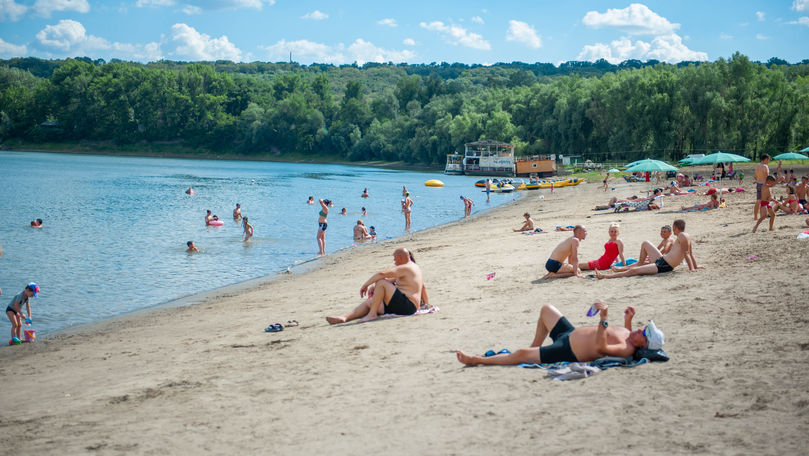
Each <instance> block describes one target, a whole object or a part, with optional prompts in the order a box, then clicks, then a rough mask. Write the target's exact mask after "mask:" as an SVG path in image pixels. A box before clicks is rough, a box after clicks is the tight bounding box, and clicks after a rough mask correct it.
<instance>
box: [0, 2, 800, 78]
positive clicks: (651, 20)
mask: <svg viewBox="0 0 809 456" xmlns="http://www.w3.org/2000/svg"><path fill="white" fill-rule="evenodd" d="M736 51H739V52H741V53H743V54H745V55H747V56H749V57H750V58H751V59H753V60H759V61H766V60H767V59H769V58H770V57H779V58H783V59H785V60H787V61H790V62H798V61H801V60H803V59H807V58H809V52H808V51H809V0H783V1H746V0H716V1H713V0H709V1H694V0H682V1H665V2H664V1H646V2H643V3H631V2H620V1H613V0H600V1H569V2H564V1H558V0H555V1H545V0H534V1H500V2H491V1H488V2H487V1H476V0H466V1H463V2H458V1H443V2H442V1H435V0H434V1H424V0H406V1H399V2H386V1H361V0H344V1H342V2H325V1H291V0H111V1H93V0H0V58H10V57H20V56H35V57H42V58H63V57H74V56H88V57H91V58H103V59H105V60H109V59H111V58H118V59H123V60H135V61H141V62H146V61H153V60H159V59H169V60H185V61H198V60H214V59H225V60H233V61H236V62H250V61H256V60H258V61H271V62H276V61H285V60H288V59H289V53H290V52H292V57H293V59H294V60H295V61H297V62H300V63H303V64H310V63H333V64H344V63H352V62H357V63H358V64H363V63H366V62H387V61H392V62H396V63H399V62H407V63H430V62H462V63H468V64H471V63H481V64H492V63H496V62H511V61H522V62H527V63H533V62H549V63H555V64H558V63H560V62H564V61H568V60H597V59H599V58H605V59H607V60H609V61H611V62H613V63H617V62H620V61H623V60H626V59H631V58H634V59H640V60H648V59H657V60H661V61H666V62H671V63H674V62H679V61H682V60H711V61H713V60H716V59H718V58H720V57H729V56H730V55H732V54H733V53H734V52H736Z"/></svg>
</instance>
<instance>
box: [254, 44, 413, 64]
mask: <svg viewBox="0 0 809 456" xmlns="http://www.w3.org/2000/svg"><path fill="white" fill-rule="evenodd" d="M260 47H261V48H262V49H263V50H265V51H266V53H267V54H266V55H267V58H268V59H269V60H270V61H282V60H286V59H288V58H289V53H290V52H291V53H292V58H293V60H295V61H298V62H302V63H310V62H312V63H332V64H335V65H340V64H346V63H353V62H357V64H358V65H363V64H365V63H367V62H380V63H384V62H397V63H398V62H405V61H407V60H410V59H412V58H413V57H415V56H416V54H415V52H413V51H410V50H407V49H405V50H401V51H399V50H389V49H383V48H380V47H377V46H375V45H374V44H373V43H371V42H368V41H365V40H363V39H362V38H358V39H357V40H356V41H354V42H353V43H351V45H349V46H348V47H346V46H345V45H344V44H342V43H341V44H339V45H337V46H329V45H327V44H322V43H315V42H313V41H308V40H298V41H286V40H281V41H279V42H277V43H275V44H273V45H270V46H260Z"/></svg>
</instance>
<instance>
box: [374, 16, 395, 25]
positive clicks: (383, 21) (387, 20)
mask: <svg viewBox="0 0 809 456" xmlns="http://www.w3.org/2000/svg"><path fill="white" fill-rule="evenodd" d="M376 23H377V24H379V25H386V26H388V27H396V26H398V25H399V24H397V23H396V19H393V18H390V17H386V18H385V19H380V20H378V21H376Z"/></svg>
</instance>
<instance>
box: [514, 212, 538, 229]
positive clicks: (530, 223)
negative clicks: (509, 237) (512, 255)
mask: <svg viewBox="0 0 809 456" xmlns="http://www.w3.org/2000/svg"><path fill="white" fill-rule="evenodd" d="M522 216H523V217H525V223H523V224H522V226H521V227H520V228H519V229H514V232H516V233H519V232H520V231H534V219H532V218H531V214H529V213H528V212H526V213H525V214H523V215H522Z"/></svg>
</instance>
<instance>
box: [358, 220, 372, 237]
mask: <svg viewBox="0 0 809 456" xmlns="http://www.w3.org/2000/svg"><path fill="white" fill-rule="evenodd" d="M365 239H371V235H370V234H368V228H365V224H364V223H363V222H362V220H357V224H356V225H354V240H355V241H363V240H365Z"/></svg>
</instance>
